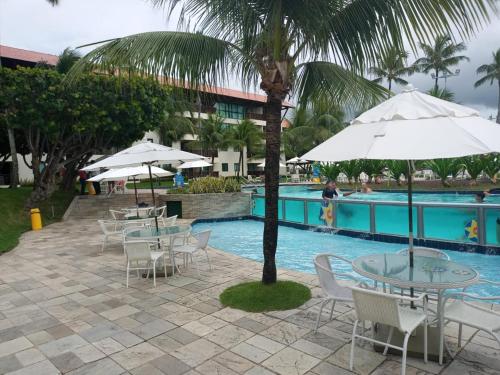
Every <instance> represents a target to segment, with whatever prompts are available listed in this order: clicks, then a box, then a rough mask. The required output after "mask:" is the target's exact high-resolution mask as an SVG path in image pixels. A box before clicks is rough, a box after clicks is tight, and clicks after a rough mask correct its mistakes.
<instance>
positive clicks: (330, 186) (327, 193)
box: [321, 180, 354, 201]
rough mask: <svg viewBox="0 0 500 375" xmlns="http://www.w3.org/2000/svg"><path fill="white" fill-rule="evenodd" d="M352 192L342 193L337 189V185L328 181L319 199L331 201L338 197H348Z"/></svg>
mask: <svg viewBox="0 0 500 375" xmlns="http://www.w3.org/2000/svg"><path fill="white" fill-rule="evenodd" d="M353 193H354V192H352V191H351V192H347V193H342V192H341V191H340V189H339V188H338V187H337V184H336V183H335V181H332V180H328V181H327V183H326V186H325V188H324V189H323V194H321V197H322V198H323V200H325V201H326V200H332V199H336V198H338V197H340V195H342V196H344V197H348V196H349V195H351V194H353Z"/></svg>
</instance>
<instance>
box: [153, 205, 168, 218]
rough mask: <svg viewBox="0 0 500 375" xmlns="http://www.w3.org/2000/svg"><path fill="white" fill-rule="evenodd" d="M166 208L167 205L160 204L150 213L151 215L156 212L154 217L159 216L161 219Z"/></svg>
mask: <svg viewBox="0 0 500 375" xmlns="http://www.w3.org/2000/svg"><path fill="white" fill-rule="evenodd" d="M166 209H167V206H161V207H156V209H153V210H152V211H153V212H152V213H153V215H154V214H155V213H156V217H158V218H161V219H162V220H163V218H164V217H165V210H166Z"/></svg>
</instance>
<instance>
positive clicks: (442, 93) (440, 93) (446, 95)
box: [427, 87, 455, 102]
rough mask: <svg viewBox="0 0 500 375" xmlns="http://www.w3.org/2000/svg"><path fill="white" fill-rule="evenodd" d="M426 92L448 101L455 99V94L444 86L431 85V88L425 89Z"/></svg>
mask: <svg viewBox="0 0 500 375" xmlns="http://www.w3.org/2000/svg"><path fill="white" fill-rule="evenodd" d="M427 93H428V94H429V95H432V96H434V97H436V98H439V99H443V100H447V101H449V102H453V101H455V94H454V93H452V92H451V91H450V90H447V89H445V88H442V89H440V88H439V87H433V88H432V89H430V90H429V91H427Z"/></svg>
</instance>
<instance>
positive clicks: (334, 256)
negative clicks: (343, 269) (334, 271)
mask: <svg viewBox="0 0 500 375" xmlns="http://www.w3.org/2000/svg"><path fill="white" fill-rule="evenodd" d="M327 255H328V257H331V258H335V259H340V260H342V261H344V262H346V263H349V264H352V261H351V260H349V259H347V258H344V257H342V256H340V255H336V254H329V253H328V254H327Z"/></svg>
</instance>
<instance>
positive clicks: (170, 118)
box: [157, 113, 195, 146]
mask: <svg viewBox="0 0 500 375" xmlns="http://www.w3.org/2000/svg"><path fill="white" fill-rule="evenodd" d="M157 131H158V135H159V137H160V142H161V143H162V144H164V145H167V146H172V143H174V142H179V141H180V140H182V138H183V137H184V136H185V135H187V134H194V133H195V131H194V126H193V123H192V122H191V120H190V119H189V118H187V117H184V116H178V115H176V114H175V113H173V114H168V115H167V117H166V119H165V121H164V122H163V123H161V124H160V125H158V127H157Z"/></svg>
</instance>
